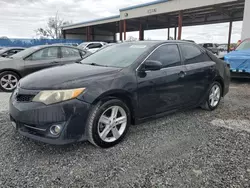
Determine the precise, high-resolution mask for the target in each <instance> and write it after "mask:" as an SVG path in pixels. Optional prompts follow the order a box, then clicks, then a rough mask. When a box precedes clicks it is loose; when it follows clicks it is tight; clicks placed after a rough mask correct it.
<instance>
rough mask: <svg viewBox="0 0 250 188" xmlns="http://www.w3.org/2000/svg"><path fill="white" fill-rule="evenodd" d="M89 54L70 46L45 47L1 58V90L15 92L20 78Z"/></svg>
mask: <svg viewBox="0 0 250 188" xmlns="http://www.w3.org/2000/svg"><path fill="white" fill-rule="evenodd" d="M88 54H89V53H88V52H86V51H84V50H82V49H79V48H76V47H70V46H64V45H53V46H52V45H45V46H35V47H31V48H28V49H26V50H23V51H21V52H19V53H17V54H15V55H13V56H10V57H9V58H0V90H2V91H7V92H11V91H13V90H14V89H15V88H16V86H17V83H18V81H19V79H20V78H22V77H24V76H26V75H28V74H30V73H33V72H35V71H38V70H41V69H44V68H48V67H53V66H59V65H64V64H68V63H74V62H76V61H80V60H82V59H83V58H84V57H85V56H87V55H88Z"/></svg>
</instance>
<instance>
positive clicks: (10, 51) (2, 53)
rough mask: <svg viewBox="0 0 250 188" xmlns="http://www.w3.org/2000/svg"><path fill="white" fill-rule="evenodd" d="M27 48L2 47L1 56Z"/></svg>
mask: <svg viewBox="0 0 250 188" xmlns="http://www.w3.org/2000/svg"><path fill="white" fill-rule="evenodd" d="M23 50H25V48H22V47H7V48H2V49H0V57H10V56H12V55H15V54H17V53H18V52H21V51H23Z"/></svg>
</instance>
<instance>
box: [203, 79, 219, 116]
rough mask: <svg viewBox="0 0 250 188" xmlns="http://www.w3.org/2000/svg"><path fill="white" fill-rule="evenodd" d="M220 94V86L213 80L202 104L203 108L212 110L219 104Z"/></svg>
mask: <svg viewBox="0 0 250 188" xmlns="http://www.w3.org/2000/svg"><path fill="white" fill-rule="evenodd" d="M221 95H222V88H221V84H220V83H219V82H214V83H213V84H212V86H211V88H210V90H209V94H208V96H207V99H206V101H205V102H204V104H203V105H202V108H203V109H205V110H210V111H212V110H214V109H216V108H217V107H218V106H219V103H220V100H221Z"/></svg>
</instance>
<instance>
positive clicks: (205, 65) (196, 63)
mask: <svg viewBox="0 0 250 188" xmlns="http://www.w3.org/2000/svg"><path fill="white" fill-rule="evenodd" d="M179 47H180V49H181V54H182V58H183V62H184V64H185V77H184V79H183V81H184V83H185V94H184V95H183V97H184V100H185V101H187V103H186V104H187V105H191V104H197V103H198V102H199V101H200V99H201V97H203V96H204V95H205V93H206V91H207V89H208V87H209V84H210V83H212V80H213V78H214V77H215V74H216V72H215V65H216V63H215V62H213V61H212V60H211V58H210V57H209V56H208V55H207V53H206V52H205V50H204V51H203V50H202V49H201V48H200V47H198V46H196V45H194V44H188V43H186V44H179Z"/></svg>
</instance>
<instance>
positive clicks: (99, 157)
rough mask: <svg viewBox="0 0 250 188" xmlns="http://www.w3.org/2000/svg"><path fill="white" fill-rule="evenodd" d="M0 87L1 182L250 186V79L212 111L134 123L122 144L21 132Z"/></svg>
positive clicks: (1, 184) (9, 184)
mask: <svg viewBox="0 0 250 188" xmlns="http://www.w3.org/2000/svg"><path fill="white" fill-rule="evenodd" d="M8 97H9V94H5V93H0V126H1V129H0V169H1V170H0V187H192V188H193V187H209V188H211V187H249V185H250V147H249V146H250V81H234V82H233V83H232V84H231V87H230V93H229V94H228V95H227V96H226V97H225V99H224V100H223V101H222V103H221V105H220V106H219V108H218V109H217V110H215V111H213V112H207V111H203V110H201V109H194V110H190V111H186V112H179V113H175V114H172V115H169V116H167V117H165V118H161V119H157V120H155V121H151V122H148V123H144V124H141V125H137V126H132V127H131V128H130V131H129V133H128V135H127V137H126V139H125V140H124V142H122V143H121V144H119V145H117V146H116V147H114V148H111V149H105V150H104V149H99V148H96V147H93V146H92V145H90V144H89V143H77V144H73V145H69V146H66V147H56V146H50V145H46V144H42V143H38V142H34V141H32V140H29V139H26V138H23V137H22V136H20V135H18V134H15V133H14V130H13V128H12V126H11V124H10V122H9V120H8Z"/></svg>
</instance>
